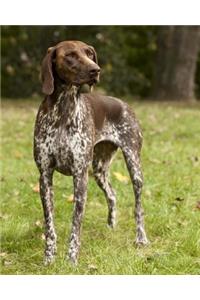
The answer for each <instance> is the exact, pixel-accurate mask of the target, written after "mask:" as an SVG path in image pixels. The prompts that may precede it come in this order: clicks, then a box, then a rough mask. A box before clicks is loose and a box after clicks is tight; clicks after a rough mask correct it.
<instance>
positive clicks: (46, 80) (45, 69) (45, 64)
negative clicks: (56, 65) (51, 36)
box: [41, 47, 56, 95]
mask: <svg viewBox="0 0 200 300" xmlns="http://www.w3.org/2000/svg"><path fill="white" fill-rule="evenodd" d="M55 50H56V47H50V48H49V49H48V50H47V54H46V56H45V57H44V59H43V61H42V69H41V78H42V92H43V93H44V94H46V95H51V94H52V93H53V91H54V77H53V68H52V63H53V57H54V55H55Z"/></svg>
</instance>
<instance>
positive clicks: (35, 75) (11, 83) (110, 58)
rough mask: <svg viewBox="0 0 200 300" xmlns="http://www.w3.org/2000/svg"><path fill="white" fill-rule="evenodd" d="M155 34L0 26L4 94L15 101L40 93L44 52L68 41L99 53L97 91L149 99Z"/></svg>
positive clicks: (142, 29)
mask: <svg viewBox="0 0 200 300" xmlns="http://www.w3.org/2000/svg"><path fill="white" fill-rule="evenodd" d="M156 32H157V27H155V26H154V27H153V26H3V27H2V94H3V96H6V97H14V98H19V97H27V96H32V95H36V94H38V93H40V91H41V87H40V81H39V73H40V64H41V60H42V58H43V57H44V55H45V53H46V49H47V48H48V47H49V46H52V45H55V44H56V43H58V42H59V41H62V40H70V39H72V40H83V41H85V42H86V43H89V44H92V45H93V46H94V47H95V48H96V49H97V52H98V57H99V64H100V66H101V67H102V73H101V74H102V75H101V83H100V87H102V88H104V89H106V90H107V91H108V92H109V93H111V94H112V93H115V95H116V94H118V95H120V94H121V95H122V94H133V95H141V96H147V95H149V93H150V90H151V85H152V77H153V66H154V56H155V51H156V43H155V40H156Z"/></svg>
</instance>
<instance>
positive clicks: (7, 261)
mask: <svg viewBox="0 0 200 300" xmlns="http://www.w3.org/2000/svg"><path fill="white" fill-rule="evenodd" d="M3 264H4V266H10V265H12V261H10V260H4V262H3Z"/></svg>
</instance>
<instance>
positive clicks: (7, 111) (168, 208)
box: [0, 99, 200, 274]
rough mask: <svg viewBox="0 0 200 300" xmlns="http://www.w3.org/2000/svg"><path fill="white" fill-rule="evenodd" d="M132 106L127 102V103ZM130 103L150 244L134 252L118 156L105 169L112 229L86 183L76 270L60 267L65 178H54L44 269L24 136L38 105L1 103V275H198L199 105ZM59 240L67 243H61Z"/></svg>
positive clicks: (65, 235) (34, 178)
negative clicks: (49, 261)
mask: <svg viewBox="0 0 200 300" xmlns="http://www.w3.org/2000/svg"><path fill="white" fill-rule="evenodd" d="M131 100H132V99H131ZM133 103H134V108H135V112H136V114H137V116H138V118H139V120H140V122H141V125H142V128H143V133H144V145H143V151H142V162H143V170H144V178H145V185H144V190H143V204H144V208H145V220H146V231H147V233H148V237H149V239H150V241H151V244H150V245H149V246H148V247H145V248H141V249H140V248H139V249H137V248H136V247H135V245H134V237H135V224H134V222H133V192H132V187H131V185H130V181H128V180H127V177H128V173H127V171H126V168H125V164H124V161H123V158H122V155H121V153H120V152H118V153H117V155H116V157H115V159H114V161H113V164H112V167H111V172H110V173H111V181H112V183H113V185H114V187H115V189H116V192H117V198H118V225H117V227H116V229H115V230H114V231H112V230H110V229H108V228H107V226H106V219H107V207H106V201H105V198H104V195H103V193H102V192H101V190H100V189H99V188H98V187H97V185H96V184H95V182H94V180H93V178H92V176H90V181H89V187H88V201H87V205H86V210H85V218H84V222H83V231H82V248H81V253H80V262H79V265H78V267H77V268H72V266H71V265H70V264H69V263H68V262H67V261H65V260H64V257H65V252H66V250H67V245H68V239H69V233H70V227H71V217H72V210H73V202H72V199H73V197H71V194H72V179H71V178H70V177H65V176H63V175H60V174H58V173H56V174H55V178H54V179H55V180H54V185H55V221H56V230H57V234H58V256H57V258H56V262H55V264H53V265H52V266H50V267H44V266H43V263H42V257H43V246H44V245H43V244H44V240H43V237H44V236H43V213H42V206H41V203H40V199H39V194H38V186H37V183H38V175H39V174H38V171H37V169H36V166H35V164H34V162H33V158H32V135H33V134H32V133H33V123H34V118H35V115H36V111H37V107H38V105H39V104H38V102H37V101H36V100H35V102H33V101H32V102H31V101H30V100H29V99H25V100H24V101H22V100H17V101H6V102H4V101H3V122H2V129H3V130H2V132H3V137H2V144H3V149H2V150H3V151H2V158H3V175H2V177H1V200H2V203H1V215H0V216H1V218H0V219H1V235H2V238H1V253H0V256H1V261H2V266H1V273H2V274H199V273H200V271H199V270H200V259H199V251H200V239H199V236H200V229H199V221H200V211H199V208H200V206H199V201H200V198H199V195H200V193H199V192H200V189H199V182H200V174H199V167H200V156H199V144H200V135H199V131H200V123H199V105H198V104H196V105H195V106H189V105H188V104H187V107H186V106H183V105H180V104H176V103H175V104H171V103H170V104H167V103H162V104H158V103H151V102H149V103H144V102H142V103H135V102H133ZM66 241H67V244H66Z"/></svg>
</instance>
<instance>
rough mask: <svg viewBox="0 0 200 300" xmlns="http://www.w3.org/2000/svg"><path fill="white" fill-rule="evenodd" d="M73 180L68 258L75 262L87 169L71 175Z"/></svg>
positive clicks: (85, 195)
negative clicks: (72, 205)
mask: <svg viewBox="0 0 200 300" xmlns="http://www.w3.org/2000/svg"><path fill="white" fill-rule="evenodd" d="M73 180H74V201H75V203H74V212H73V221H72V230H71V237H70V247H69V259H70V261H71V262H72V263H74V264H77V259H78V253H79V248H80V230H81V221H82V217H83V213H84V206H85V201H86V197H87V181H88V172H87V169H86V170H84V171H81V172H79V173H78V174H76V175H75V176H74V177H73Z"/></svg>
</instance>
